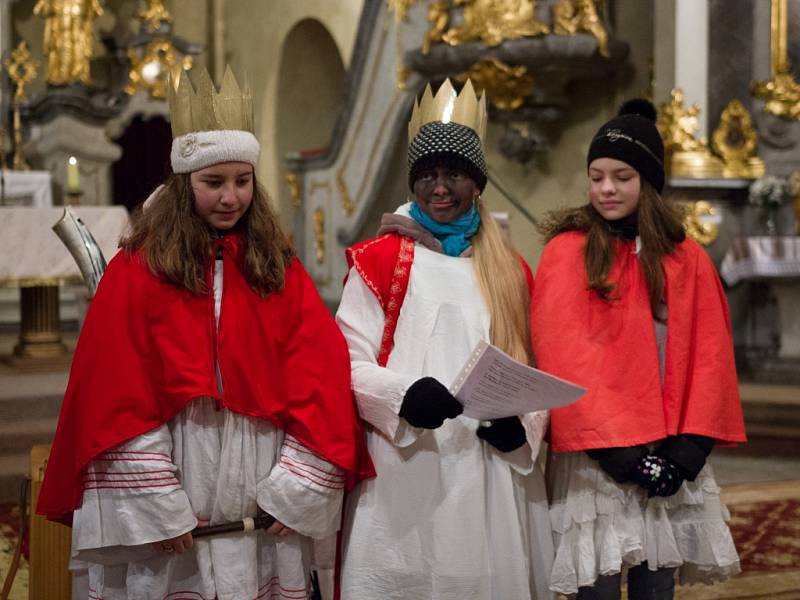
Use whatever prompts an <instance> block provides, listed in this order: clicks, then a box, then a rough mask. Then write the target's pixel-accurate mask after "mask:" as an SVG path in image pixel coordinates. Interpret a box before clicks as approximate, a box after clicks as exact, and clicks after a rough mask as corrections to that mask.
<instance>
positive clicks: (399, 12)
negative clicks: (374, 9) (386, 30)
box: [386, 0, 417, 22]
mask: <svg viewBox="0 0 800 600" xmlns="http://www.w3.org/2000/svg"><path fill="white" fill-rule="evenodd" d="M416 3H417V0H386V5H387V6H388V7H389V10H392V11H394V18H395V20H396V21H398V22H399V21H405V20H406V19H408V9H409V8H411V7H412V6H414V5H415V4H416Z"/></svg>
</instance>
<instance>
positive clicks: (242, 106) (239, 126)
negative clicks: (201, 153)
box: [169, 65, 255, 138]
mask: <svg viewBox="0 0 800 600" xmlns="http://www.w3.org/2000/svg"><path fill="white" fill-rule="evenodd" d="M192 78H193V79H194V81H195V85H192V82H191V81H190V80H189V74H188V71H181V74H180V75H179V76H178V77H177V78H172V77H171V81H170V85H169V116H170V122H171V124H172V137H173V138H177V137H179V136H182V135H186V134H187V133H195V132H198V131H225V130H235V131H249V132H250V133H255V131H254V126H253V94H252V92H251V91H250V89H249V87H247V86H245V87H244V89H243V88H242V87H240V86H239V83H238V82H237V81H236V77H235V76H234V75H233V71H231V68H230V65H228V66H227V67H226V68H225V75H224V76H223V77H222V85H221V86H220V88H219V91H217V89H216V88H215V87H214V82H213V81H211V76H210V75H209V74H208V71H207V70H206V68H205V67H202V68H200V69H198V70H197V72H194V71H193V73H192Z"/></svg>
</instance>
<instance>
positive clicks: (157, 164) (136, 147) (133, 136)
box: [111, 116, 172, 211]
mask: <svg viewBox="0 0 800 600" xmlns="http://www.w3.org/2000/svg"><path fill="white" fill-rule="evenodd" d="M115 141H116V143H117V144H119V145H120V146H121V147H122V157H121V158H120V159H119V160H118V161H117V162H115V163H114V164H113V165H112V167H111V177H112V185H113V192H112V193H113V203H114V204H121V205H123V206H125V207H126V208H127V209H128V210H129V211H130V210H133V209H134V208H135V207H136V206H138V205H139V204H141V203H142V202H144V201H145V200H146V199H147V197H148V196H149V195H150V193H151V192H152V191H153V189H155V187H156V186H157V185H158V184H159V183H162V182H163V181H164V179H165V178H166V177H167V176H168V175H169V174H170V173H172V168H171V167H170V162H169V153H170V149H171V147H172V131H171V129H170V125H169V122H168V121H167V120H166V119H164V118H163V117H152V118H149V119H147V120H144V119H142V117H141V116H138V117H135V118H134V119H133V120H132V121H131V123H130V125H128V128H127V129H126V130H125V132H124V133H123V134H122V135H121V136H120V137H119V138H118V139H117V140H115Z"/></svg>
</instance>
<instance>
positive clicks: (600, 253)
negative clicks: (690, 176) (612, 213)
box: [539, 179, 686, 318]
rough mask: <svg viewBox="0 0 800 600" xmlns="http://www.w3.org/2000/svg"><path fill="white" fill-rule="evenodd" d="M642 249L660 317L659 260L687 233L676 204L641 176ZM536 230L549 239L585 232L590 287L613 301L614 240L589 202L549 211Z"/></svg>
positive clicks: (652, 301) (641, 259) (661, 277)
mask: <svg viewBox="0 0 800 600" xmlns="http://www.w3.org/2000/svg"><path fill="white" fill-rule="evenodd" d="M636 212H637V220H638V224H639V238H640V240H641V244H642V246H641V250H640V251H639V263H640V264H641V265H642V269H643V270H644V276H645V281H647V290H648V292H649V295H650V310H651V312H652V313H653V316H654V317H656V318H659V310H658V307H659V304H660V303H661V299H662V297H663V294H664V269H663V267H662V264H661V261H662V259H663V258H664V256H666V255H667V254H669V253H670V252H672V250H673V249H674V248H675V246H676V244H678V243H680V242H682V241H683V240H684V239H685V237H686V234H685V232H684V229H683V211H682V210H681V209H680V207H678V206H677V205H676V204H675V203H673V202H670V201H669V200H666V199H664V198H663V197H662V196H661V194H659V193H658V192H657V191H656V190H655V189H653V187H652V186H651V185H650V184H648V183H647V181H645V180H644V179H642V189H641V192H640V193H639V204H638V206H637V208H636ZM539 231H540V232H541V233H542V234H543V235H544V236H545V240H546V241H550V240H551V239H553V238H554V237H555V236H557V235H558V234H559V233H563V232H565V231H583V232H585V233H586V247H585V249H584V264H585V266H586V275H587V278H588V280H589V288H590V289H592V290H594V291H595V292H597V294H598V295H599V296H600V297H601V298H603V299H604V300H615V299H617V298H614V296H613V293H614V287H615V284H614V283H612V282H610V281H608V273H609V271H610V270H611V264H612V262H613V261H614V240H615V239H617V237H616V236H615V234H614V233H613V232H612V231H611V229H610V228H609V226H608V223H607V222H606V221H605V219H603V217H601V216H600V214H599V213H598V212H597V211H596V210H595V209H594V207H593V206H592V205H591V203H590V204H586V205H584V206H579V207H578V208H567V209H562V210H559V211H554V212H551V213H549V214H548V215H547V217H546V218H545V220H543V221H542V223H541V224H540V225H539Z"/></svg>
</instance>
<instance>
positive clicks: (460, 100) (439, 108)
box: [408, 79, 486, 143]
mask: <svg viewBox="0 0 800 600" xmlns="http://www.w3.org/2000/svg"><path fill="white" fill-rule="evenodd" d="M434 121H441V122H442V123H449V122H451V121H452V122H453V123H458V124H459V125H464V126H465V127H469V128H470V129H472V130H473V131H475V133H477V134H478V137H479V138H480V140H481V142H482V141H483V137H484V135H485V134H486V93H485V92H484V93H482V94H481V97H480V99H478V96H477V95H476V94H475V88H474V87H472V81H470V80H469V79H467V82H466V83H465V84H464V87H463V89H462V90H461V93H460V94H458V95H456V91H455V90H454V89H453V84H451V83H450V80H449V79H445V81H444V83H443V84H442V85H441V86H439V90H438V91H437V92H436V96H434V95H433V92H432V91H431V84H430V83H429V84H428V85H427V86H425V92H424V93H423V94H422V99H421V100H420V101H418V102H414V110H413V112H412V113H411V120H410V121H409V122H408V141H409V143H411V141H412V140H413V139H414V138H415V137H416V135H417V133H419V130H420V129H422V126H423V125H425V124H427V123H433V122H434Z"/></svg>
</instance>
